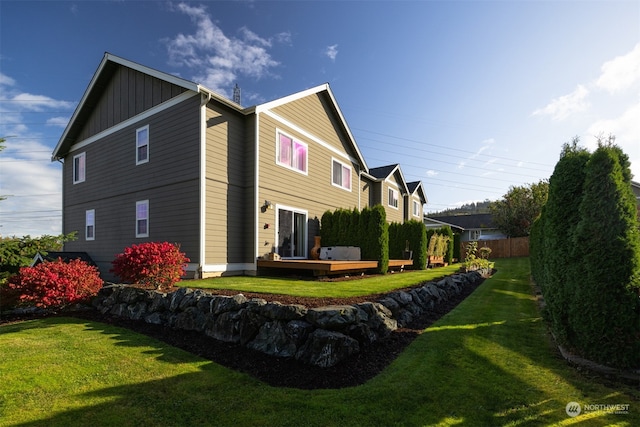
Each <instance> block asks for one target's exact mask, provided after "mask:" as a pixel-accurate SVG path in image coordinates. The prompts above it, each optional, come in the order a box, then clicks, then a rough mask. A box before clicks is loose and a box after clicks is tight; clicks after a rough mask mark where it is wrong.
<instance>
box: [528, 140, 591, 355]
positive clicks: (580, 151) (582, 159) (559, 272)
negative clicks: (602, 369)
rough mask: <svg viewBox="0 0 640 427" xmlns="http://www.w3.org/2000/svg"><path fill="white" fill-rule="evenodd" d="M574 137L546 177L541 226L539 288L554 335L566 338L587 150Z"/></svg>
mask: <svg viewBox="0 0 640 427" xmlns="http://www.w3.org/2000/svg"><path fill="white" fill-rule="evenodd" d="M578 142H579V139H578V138H577V137H576V138H574V139H573V141H572V142H571V143H569V144H565V145H564V146H563V148H562V152H561V154H560V160H559V161H558V163H557V164H556V167H555V169H554V171H553V174H552V175H551V178H550V179H549V195H548V198H547V204H546V205H545V209H544V215H545V218H544V220H543V221H544V224H543V226H544V229H543V230H542V236H543V242H542V243H541V244H542V246H543V247H542V251H543V253H544V254H547V255H549V256H546V255H543V258H544V260H543V261H542V270H539V271H538V272H539V274H541V275H542V279H541V282H540V285H541V288H542V290H543V294H544V298H545V302H546V304H547V310H548V314H549V315H550V320H551V328H552V330H553V331H554V333H555V335H556V338H558V339H559V340H560V341H561V342H563V343H565V342H566V341H567V336H568V335H571V334H572V332H571V328H570V325H569V308H568V307H569V299H570V298H571V295H572V293H573V292H572V287H573V286H574V285H573V283H572V282H573V281H575V280H576V278H577V277H576V276H577V274H579V273H577V274H576V272H573V271H572V270H573V269H572V268H570V267H571V266H575V265H577V264H579V263H580V260H579V259H574V258H572V254H573V251H572V245H573V244H574V240H573V236H574V234H575V231H576V227H577V226H578V222H579V221H580V212H579V210H578V209H577V207H578V206H580V203H581V200H582V193H583V185H584V180H585V165H586V164H587V161H588V160H589V157H590V154H589V152H588V151H587V150H586V149H585V148H582V147H580V146H578Z"/></svg>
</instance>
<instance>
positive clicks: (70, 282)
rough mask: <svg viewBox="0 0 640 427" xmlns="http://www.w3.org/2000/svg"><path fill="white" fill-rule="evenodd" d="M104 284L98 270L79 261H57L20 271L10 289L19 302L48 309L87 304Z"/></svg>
mask: <svg viewBox="0 0 640 427" xmlns="http://www.w3.org/2000/svg"><path fill="white" fill-rule="evenodd" d="M102 284H103V281H102V279H100V275H99V273H98V269H97V268H96V267H94V266H92V265H89V264H87V263H86V262H85V261H82V260H79V259H76V260H72V261H70V262H68V263H66V262H64V261H62V259H60V258H58V259H57V260H56V261H51V262H43V263H40V264H38V265H36V266H34V267H22V268H20V271H19V272H18V274H16V275H14V276H11V277H10V278H9V283H8V287H9V288H10V289H11V290H12V291H13V292H15V293H16V294H17V295H18V299H19V300H20V302H23V303H27V304H34V305H35V306H37V307H43V308H47V307H64V306H67V305H70V304H75V303H78V302H83V301H86V300H87V299H89V298H90V297H92V296H94V295H95V294H97V293H98V291H99V290H100V288H101V287H102Z"/></svg>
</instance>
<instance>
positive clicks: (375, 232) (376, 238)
mask: <svg viewBox="0 0 640 427" xmlns="http://www.w3.org/2000/svg"><path fill="white" fill-rule="evenodd" d="M369 233H370V236H371V239H372V240H371V243H372V248H373V252H374V253H373V255H374V258H373V259H375V260H377V261H378V272H379V273H381V274H385V273H386V272H387V271H388V270H389V224H388V223H387V213H386V212H385V210H384V208H383V207H382V206H381V205H375V206H373V207H372V208H371V216H370V217H369Z"/></svg>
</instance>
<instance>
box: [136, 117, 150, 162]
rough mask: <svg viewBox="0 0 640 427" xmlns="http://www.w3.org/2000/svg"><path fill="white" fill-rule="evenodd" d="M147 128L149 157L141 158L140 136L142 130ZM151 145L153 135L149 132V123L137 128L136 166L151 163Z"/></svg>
mask: <svg viewBox="0 0 640 427" xmlns="http://www.w3.org/2000/svg"><path fill="white" fill-rule="evenodd" d="M145 130H146V131H147V158H146V159H143V160H140V159H139V158H138V136H139V135H140V132H142V131H145ZM150 145H151V135H150V134H149V125H146V126H142V127H141V128H138V129H136V166H137V165H142V164H145V163H149V148H150V147H149V146H150Z"/></svg>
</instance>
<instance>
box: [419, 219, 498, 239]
mask: <svg viewBox="0 0 640 427" xmlns="http://www.w3.org/2000/svg"><path fill="white" fill-rule="evenodd" d="M424 223H425V225H426V226H427V229H429V228H440V227H442V226H445V225H448V226H450V227H451V229H452V230H453V232H454V233H459V234H460V241H462V242H468V241H474V240H499V239H506V238H507V236H506V235H505V234H504V233H502V232H501V231H500V230H498V229H497V228H496V226H495V225H494V223H493V217H492V215H491V214H489V213H484V214H465V215H446V216H444V215H443V216H437V215H428V216H425V218H424Z"/></svg>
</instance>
